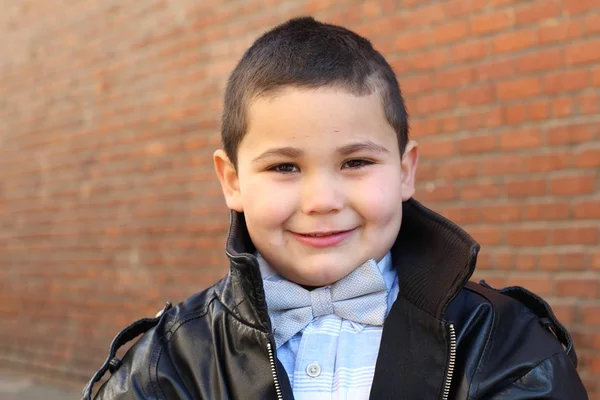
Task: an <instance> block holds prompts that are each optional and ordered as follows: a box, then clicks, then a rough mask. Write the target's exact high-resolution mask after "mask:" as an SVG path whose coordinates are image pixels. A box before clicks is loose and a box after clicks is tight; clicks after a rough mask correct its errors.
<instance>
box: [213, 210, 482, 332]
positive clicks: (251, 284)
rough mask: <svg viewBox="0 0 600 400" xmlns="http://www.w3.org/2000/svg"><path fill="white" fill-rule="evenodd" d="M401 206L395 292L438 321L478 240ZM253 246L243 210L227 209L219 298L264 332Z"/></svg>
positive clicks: (467, 273) (266, 323) (466, 274)
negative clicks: (226, 269) (225, 270)
mask: <svg viewBox="0 0 600 400" xmlns="http://www.w3.org/2000/svg"><path fill="white" fill-rule="evenodd" d="M402 207H403V217H402V225H401V228H400V232H399V234H398V237H397V239H396V242H395V243H394V245H393V247H392V249H391V253H392V263H393V265H394V267H395V268H396V270H397V271H398V278H399V279H398V280H399V286H400V292H399V295H398V296H399V297H402V298H404V299H406V300H407V301H408V302H410V303H411V304H413V305H414V306H416V307H418V308H420V309H422V310H423V311H425V312H427V313H428V314H429V315H432V316H434V317H435V318H436V319H439V320H441V319H443V316H444V312H445V308H446V306H447V305H448V303H450V301H451V300H452V299H453V298H454V297H455V296H456V295H457V294H458V292H459V291H460V289H461V288H462V287H463V286H464V285H465V283H466V282H467V281H468V280H469V278H470V277H471V275H472V274H473V271H474V269H475V263H476V259H477V253H478V251H479V245H478V244H477V242H476V241H475V240H474V239H473V238H472V237H471V236H469V234H467V233H466V232H465V231H464V230H462V229H461V228H460V227H458V226H457V225H456V224H454V223H453V222H451V221H449V220H448V219H446V218H444V217H442V216H441V215H439V214H437V213H435V212H434V211H431V210H429V209H428V208H426V207H425V206H423V205H422V204H420V203H419V202H418V201H416V200H414V199H410V200H408V201H406V202H404V203H403V204H402ZM255 250H256V249H255V247H254V245H253V244H252V241H251V239H250V235H249V234H248V229H247V228H246V222H245V219H244V215H243V214H242V213H238V212H235V211H231V213H230V226H229V233H228V235H227V243H226V253H227V256H228V257H229V260H230V273H229V275H228V277H227V282H226V284H225V285H224V286H223V292H222V293H221V300H222V301H223V302H224V304H225V305H226V306H228V307H229V308H230V309H232V310H235V313H236V314H238V315H239V317H240V318H241V319H243V320H245V322H247V323H249V324H251V325H255V326H257V327H260V328H262V329H263V330H264V331H266V332H270V330H271V324H270V319H269V316H268V312H267V306H266V301H265V295H264V289H263V283H262V277H261V273H260V269H259V265H258V261H257V259H256V257H255V256H254V255H253V253H254V252H255ZM246 300H248V301H246Z"/></svg>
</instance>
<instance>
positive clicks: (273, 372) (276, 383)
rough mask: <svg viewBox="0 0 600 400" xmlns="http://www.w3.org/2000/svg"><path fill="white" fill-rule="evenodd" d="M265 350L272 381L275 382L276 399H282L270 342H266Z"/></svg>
mask: <svg viewBox="0 0 600 400" xmlns="http://www.w3.org/2000/svg"><path fill="white" fill-rule="evenodd" d="M267 351H268V353H269V362H270V363H271V374H273V383H274V384H275V392H276V393H277V400H283V394H282V393H281V386H279V378H278V377H277V366H276V364H275V357H274V356H273V346H272V345H271V343H267Z"/></svg>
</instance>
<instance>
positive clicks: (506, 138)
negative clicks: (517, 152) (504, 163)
mask: <svg viewBox="0 0 600 400" xmlns="http://www.w3.org/2000/svg"><path fill="white" fill-rule="evenodd" d="M541 143H542V132H541V131H540V130H536V129H528V130H517V131H509V132H505V133H502V134H501V135H500V148H502V149H505V150H513V149H524V148H531V147H539V146H540V145H541Z"/></svg>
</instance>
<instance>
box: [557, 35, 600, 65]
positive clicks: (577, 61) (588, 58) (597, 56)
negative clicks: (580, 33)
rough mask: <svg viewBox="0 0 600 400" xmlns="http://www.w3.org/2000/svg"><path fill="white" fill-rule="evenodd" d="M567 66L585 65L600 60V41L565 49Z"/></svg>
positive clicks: (583, 43)
mask: <svg viewBox="0 0 600 400" xmlns="http://www.w3.org/2000/svg"><path fill="white" fill-rule="evenodd" d="M565 60H566V62H567V65H570V66H573V65H583V64H589V63H592V62H595V61H599V60H600V39H595V40H588V41H586V42H581V43H573V44H570V45H569V46H568V47H567V48H566V49H565Z"/></svg>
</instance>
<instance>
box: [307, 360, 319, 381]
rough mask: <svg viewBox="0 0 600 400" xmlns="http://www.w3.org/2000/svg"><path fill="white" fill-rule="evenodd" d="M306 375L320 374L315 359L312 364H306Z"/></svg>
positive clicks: (312, 376)
mask: <svg viewBox="0 0 600 400" xmlns="http://www.w3.org/2000/svg"><path fill="white" fill-rule="evenodd" d="M306 375H308V376H310V377H311V378H316V377H317V376H319V375H321V367H320V366H319V364H317V362H316V361H315V362H313V363H312V364H308V367H306Z"/></svg>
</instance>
